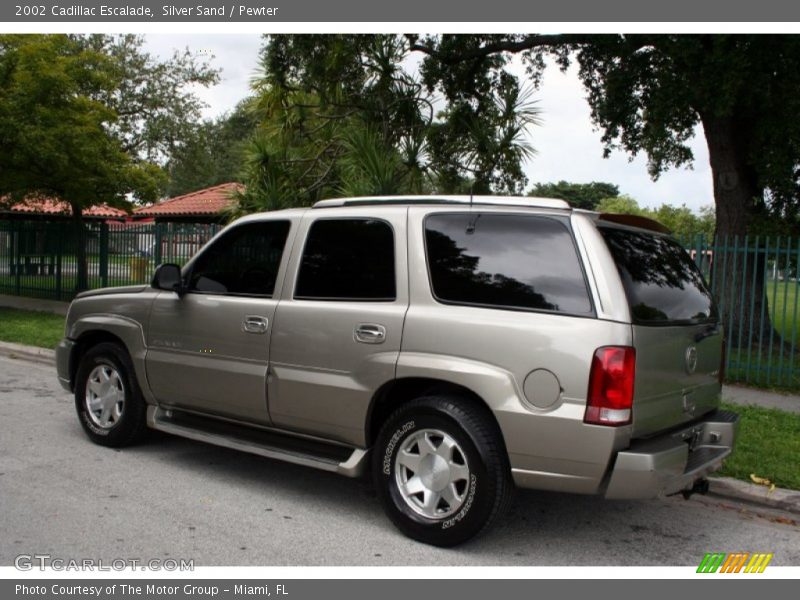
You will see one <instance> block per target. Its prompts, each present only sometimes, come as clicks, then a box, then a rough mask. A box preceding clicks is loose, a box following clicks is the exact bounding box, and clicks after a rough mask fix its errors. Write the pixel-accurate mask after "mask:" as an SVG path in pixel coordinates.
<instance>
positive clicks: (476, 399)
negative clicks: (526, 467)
mask: <svg viewBox="0 0 800 600" xmlns="http://www.w3.org/2000/svg"><path fill="white" fill-rule="evenodd" d="M433 395H447V396H458V397H459V398H463V399H464V400H465V401H467V402H469V403H471V404H472V405H474V406H478V407H480V408H481V409H483V411H484V413H485V414H486V416H487V418H489V419H491V422H492V423H493V426H494V427H495V430H496V432H497V435H499V436H500V440H501V442H502V443H503V448H504V449H505V448H506V443H505V439H504V437H503V432H502V430H501V428H500V424H499V423H498V421H497V417H496V416H495V414H494V413H493V412H492V410H491V407H490V406H489V404H488V403H487V402H486V401H485V400H484V399H483V398H482V397H481V396H480V395H478V394H477V393H476V392H474V391H473V390H471V389H470V388H468V387H466V386H463V385H461V384H458V383H455V382H453V381H448V380H446V379H440V378H436V377H403V378H399V379H394V380H392V381H389V382H387V383H385V384H384V385H383V386H381V387H380V388H379V389H378V391H377V392H376V393H375V395H374V396H373V399H372V402H371V403H370V408H369V411H368V412H367V426H366V436H365V437H366V442H367V446H368V447H371V446H372V445H374V443H375V440H376V439H377V437H378V434H379V432H380V429H381V427H382V426H383V423H385V422H386V420H387V419H388V418H389V416H390V415H391V414H392V413H393V412H394V411H395V410H397V409H398V408H400V407H401V406H403V405H404V404H406V403H407V402H410V401H412V400H415V399H417V398H422V397H424V396H433Z"/></svg>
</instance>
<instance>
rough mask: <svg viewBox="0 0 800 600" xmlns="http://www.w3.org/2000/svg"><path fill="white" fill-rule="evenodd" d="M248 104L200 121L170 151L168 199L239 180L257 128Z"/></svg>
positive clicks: (241, 103)
mask: <svg viewBox="0 0 800 600" xmlns="http://www.w3.org/2000/svg"><path fill="white" fill-rule="evenodd" d="M251 103H252V99H250V98H246V99H245V100H242V101H241V102H239V103H238V104H237V105H236V108H234V109H233V111H231V112H230V113H228V114H224V115H222V116H220V117H219V118H217V119H214V120H206V121H204V122H202V123H201V124H200V125H199V126H198V127H197V129H196V131H194V132H193V133H192V134H191V135H190V136H189V137H188V139H186V140H185V142H184V143H183V144H182V145H181V146H179V147H177V148H176V149H175V150H174V151H173V152H172V155H171V157H170V160H169V161H168V162H167V164H166V169H167V172H168V173H169V184H168V186H167V189H166V195H167V196H178V195H180V194H185V193H187V192H191V191H194V190H199V189H202V188H206V187H211V186H212V185H218V184H220V183H226V182H229V181H239V180H240V179H241V177H242V168H243V166H244V162H245V153H246V149H247V144H248V142H249V140H250V138H251V137H252V135H253V133H254V132H255V130H256V128H257V126H258V122H257V119H256V117H255V114H254V112H253V110H252V109H251V107H250V104H251Z"/></svg>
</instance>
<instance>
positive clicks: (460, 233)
mask: <svg viewBox="0 0 800 600" xmlns="http://www.w3.org/2000/svg"><path fill="white" fill-rule="evenodd" d="M722 336H723V333H722V329H721V327H720V319H719V316H718V313H717V309H716V306H715V304H714V301H713V299H712V297H711V294H710V293H709V291H708V288H707V286H706V284H705V283H704V281H703V277H702V275H701V274H700V272H699V271H698V269H697V268H696V266H695V264H694V263H693V261H692V260H691V258H690V257H689V255H688V254H687V253H686V252H685V251H684V250H683V248H682V247H681V246H680V245H679V244H678V243H677V242H676V241H675V240H673V239H672V238H671V237H670V236H669V235H668V232H666V231H665V230H664V228H663V227H661V226H660V225H659V224H658V223H655V222H654V221H650V220H648V219H642V218H638V217H630V216H621V215H606V214H598V213H594V212H587V211H582V210H575V209H572V208H570V206H569V205H568V204H567V203H566V202H564V201H561V200H552V199H545V198H503V197H477V196H476V197H474V198H473V197H459V196H455V197H452V196H430V197H428V196H425V197H390V198H386V197H383V198H350V199H338V200H326V201H322V202H319V203H317V204H316V205H315V206H314V207H313V208H299V209H288V210H282V211H276V212H270V213H263V214H256V215H251V216H248V217H244V218H242V219H239V220H237V221H235V222H234V223H232V224H231V225H229V226H228V227H227V228H225V229H224V230H223V231H222V232H220V233H219V234H218V235H217V236H216V237H215V238H214V239H213V240H211V241H210V242H209V243H208V244H207V245H206V246H205V247H204V248H203V249H202V250H201V251H200V252H199V253H198V254H197V255H196V256H195V257H194V258H193V259H192V260H190V261H189V262H188V263H187V264H186V265H185V266H184V267H183V268H182V269H180V268H179V267H178V266H176V265H172V264H164V265H161V266H160V267H159V268H158V269H157V270H156V273H155V275H154V277H153V281H152V283H151V285H149V286H145V285H141V286H134V287H124V288H109V289H102V290H94V291H90V292H85V293H83V294H81V295H79V296H78V297H77V298H76V299H75V301H74V302H73V303H72V305H71V307H70V310H69V315H68V317H67V325H66V337H65V338H64V340H63V341H62V342H61V343H60V345H59V347H58V349H57V365H58V376H59V379H60V381H61V383H62V385H64V387H66V388H67V389H69V390H71V391H73V392H74V394H75V405H76V408H77V412H78V416H79V419H80V422H81V424H82V426H83V428H84V430H85V431H86V434H87V435H88V436H89V438H90V439H91V440H92V441H94V442H96V443H98V444H102V445H106V446H113V447H120V446H125V445H128V444H132V443H135V442H138V441H140V440H141V439H142V438H143V436H144V434H145V432H146V431H147V430H148V428H152V429H157V430H161V431H165V432H169V433H172V434H176V435H180V436H184V437H188V438H192V439H196V440H202V441H205V442H209V443H212V444H218V445H220V446H226V447H229V448H235V449H239V450H243V451H246V452H252V453H255V454H259V455H262V456H266V457H269V458H274V459H280V460H284V461H288V462H292V463H296V464H300V465H306V466H311V467H316V468H319V469H323V470H328V471H333V472H336V473H341V474H343V475H346V476H350V477H357V476H360V475H362V474H364V473H366V472H368V471H371V473H372V476H373V477H374V481H375V485H376V488H377V491H378V496H379V498H380V500H381V502H382V504H383V506H384V508H385V510H386V513H387V515H388V516H389V518H390V519H391V520H392V522H393V523H394V524H395V525H396V526H397V527H398V528H399V529H400V530H401V531H402V532H403V533H405V534H406V535H408V536H410V537H412V538H414V539H417V540H420V541H423V542H427V543H430V544H436V545H441V546H450V545H454V544H458V543H461V542H463V541H465V540H467V539H469V538H471V537H472V536H474V535H475V534H477V533H479V532H480V531H481V530H483V529H485V528H486V527H487V526H488V525H489V524H490V523H492V522H493V521H494V520H495V519H496V518H497V517H498V516H499V515H500V514H502V512H503V509H504V507H505V506H506V505H507V503H508V500H509V497H510V494H511V491H512V489H513V487H514V485H516V486H519V487H523V488H534V489H542V490H555V491H559V492H572V493H578V494H598V495H602V496H605V497H606V498H629V499H630V498H651V497H655V496H659V495H667V494H674V493H679V492H683V493H685V494H686V493H691V492H692V491H698V490H702V489H703V485H704V484H705V479H704V478H705V476H706V475H707V474H708V473H710V472H713V471H715V470H717V469H719V468H720V466H721V465H722V461H723V460H724V459H725V458H726V457H727V456H728V455H729V454H730V453H731V451H732V449H733V445H734V438H735V435H736V429H737V425H738V416H737V415H736V414H734V413H731V412H726V411H722V410H719V402H720V389H721V380H722V370H723V365H722V362H723V356H722ZM705 485H707V484H705Z"/></svg>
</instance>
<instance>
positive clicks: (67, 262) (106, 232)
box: [0, 220, 221, 300]
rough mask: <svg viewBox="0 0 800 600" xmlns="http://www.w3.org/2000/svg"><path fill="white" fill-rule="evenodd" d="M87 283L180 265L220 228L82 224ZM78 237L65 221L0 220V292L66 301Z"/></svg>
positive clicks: (122, 281) (130, 280)
mask: <svg viewBox="0 0 800 600" xmlns="http://www.w3.org/2000/svg"><path fill="white" fill-rule="evenodd" d="M85 227H86V232H85V234H84V247H85V248H86V268H87V275H88V287H89V288H90V289H92V288H100V287H108V286H118V285H131V284H137V283H146V282H148V281H149V280H150V277H151V276H152V274H153V270H154V268H155V266H156V265H158V264H160V263H162V262H174V263H178V264H183V263H185V262H186V261H187V260H188V259H189V258H191V257H192V256H193V255H194V254H195V253H196V252H197V251H198V250H199V249H200V248H201V247H202V246H203V244H205V243H206V242H207V241H208V240H210V239H211V238H212V237H213V236H214V234H215V233H217V231H219V230H220V228H221V226H220V225H216V224H210V225H206V224H196V223H189V224H183V223H108V222H91V221H90V222H87V223H86V224H85ZM78 239H79V236H78V235H77V232H76V230H75V226H74V225H73V223H71V222H69V221H59V222H47V221H19V220H8V221H0V294H13V295H17V296H28V297H34V298H47V299H52V300H71V299H72V298H73V297H74V296H75V294H76V293H77V292H76V288H77V275H78V258H77V256H78V253H77V248H78Z"/></svg>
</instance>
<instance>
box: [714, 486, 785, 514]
mask: <svg viewBox="0 0 800 600" xmlns="http://www.w3.org/2000/svg"><path fill="white" fill-rule="evenodd" d="M708 482H709V489H708V495H709V496H715V497H717V498H725V499H728V500H735V501H736V502H741V503H744V504H752V505H755V506H762V507H766V508H771V509H776V510H782V511H786V512H790V513H792V514H795V515H800V492H798V491H795V490H785V489H783V488H775V489H774V490H773V491H772V492H770V491H769V488H768V487H766V486H763V485H756V484H754V483H747V482H746V481H739V480H738V479H732V478H730V477H709V479H708Z"/></svg>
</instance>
